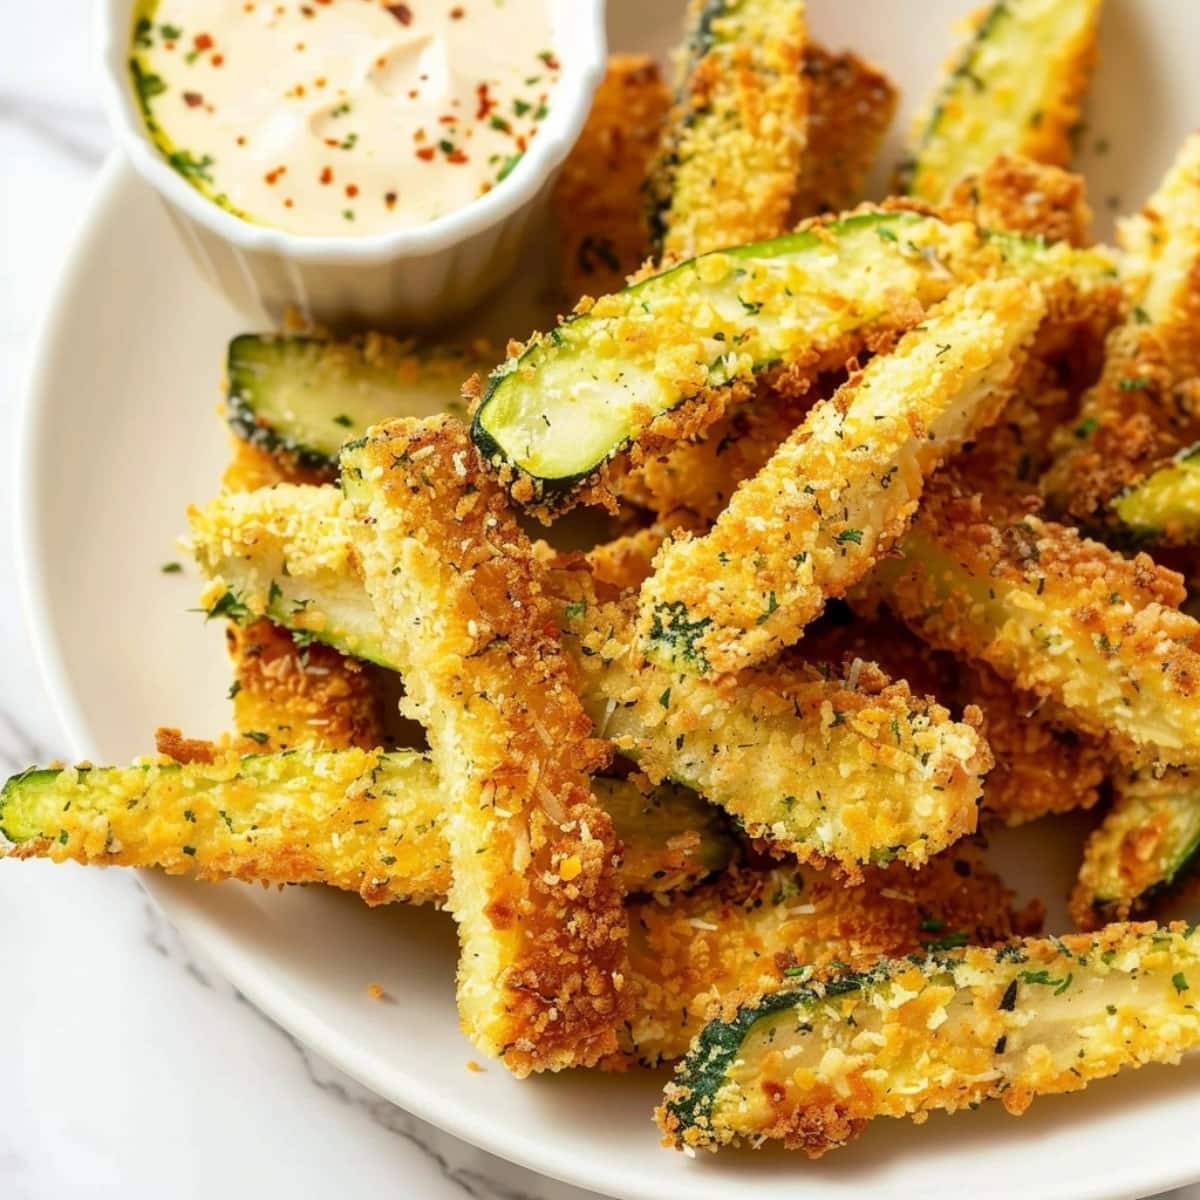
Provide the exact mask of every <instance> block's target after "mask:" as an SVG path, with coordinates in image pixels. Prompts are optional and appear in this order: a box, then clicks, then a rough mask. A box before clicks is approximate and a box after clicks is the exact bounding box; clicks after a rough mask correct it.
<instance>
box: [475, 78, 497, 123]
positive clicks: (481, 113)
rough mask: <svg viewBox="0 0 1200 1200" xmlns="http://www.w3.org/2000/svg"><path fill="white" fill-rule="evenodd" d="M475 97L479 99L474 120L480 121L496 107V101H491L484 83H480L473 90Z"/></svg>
mask: <svg viewBox="0 0 1200 1200" xmlns="http://www.w3.org/2000/svg"><path fill="white" fill-rule="evenodd" d="M475 95H477V96H478V97H479V107H478V108H477V109H476V110H475V119H476V120H477V121H482V120H484V119H485V118H486V117H487V115H488V113H490V112H491V111H492V109H493V108H495V107H496V104H497V101H495V100H493V99H492V96H491V93H490V92H489V91H488V85H487V84H486V83H481V84H480V85H479V86H478V87H477V88H476V89H475Z"/></svg>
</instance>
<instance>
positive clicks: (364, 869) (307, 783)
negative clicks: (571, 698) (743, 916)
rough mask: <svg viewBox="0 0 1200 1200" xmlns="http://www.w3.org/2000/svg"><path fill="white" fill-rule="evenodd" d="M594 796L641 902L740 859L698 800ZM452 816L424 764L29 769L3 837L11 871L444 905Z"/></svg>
mask: <svg viewBox="0 0 1200 1200" xmlns="http://www.w3.org/2000/svg"><path fill="white" fill-rule="evenodd" d="M592 791H593V794H594V795H595V797H596V799H597V801H598V802H599V803H600V804H601V805H602V806H603V808H604V809H605V811H606V812H607V813H608V814H609V816H611V817H612V822H613V827H614V829H615V830H616V832H617V836H618V837H619V838H620V839H621V842H622V851H621V880H622V883H623V886H624V888H625V891H626V892H628V893H629V894H631V895H632V894H640V893H651V892H654V893H657V892H669V891H674V890H675V889H677V888H686V887H691V886H693V885H694V884H697V883H699V882H700V881H701V880H703V879H705V878H706V877H707V876H709V875H712V874H714V873H716V872H719V871H723V870H724V869H725V867H727V866H728V865H729V863H730V862H731V861H732V859H733V856H734V853H735V850H736V843H735V842H734V839H733V837H732V836H731V834H730V832H729V829H728V825H727V823H726V822H725V820H724V819H723V818H722V816H721V813H720V811H719V810H718V809H716V808H714V807H713V806H712V805H711V804H706V803H705V802H704V801H703V800H701V799H700V798H699V797H698V796H697V795H696V794H695V793H694V792H689V791H687V790H686V789H684V788H678V787H670V786H668V787H661V788H655V789H654V790H652V791H650V792H649V793H643V792H642V791H641V790H640V789H638V788H637V787H636V786H635V785H634V784H633V783H630V782H628V781H626V780H622V779H605V778H596V779H593V780H592ZM445 809H446V797H445V795H444V789H443V788H442V787H441V785H440V783H439V781H438V777H437V772H436V770H435V769H434V767H433V764H432V763H431V762H430V761H429V759H428V757H427V756H426V755H423V754H418V753H417V752H416V751H406V750H398V751H392V752H390V753H384V752H382V751H378V750H371V751H366V750H341V751H316V750H297V751H290V752H287V753H282V754H253V755H248V756H245V757H242V758H238V757H237V756H235V755H226V756H223V757H218V758H217V759H216V760H215V761H214V762H212V763H189V764H187V765H181V764H178V763H161V762H160V763H149V764H146V765H143V766H133V767H68V768H67V769H65V770H61V771H54V770H37V769H36V768H35V769H31V770H28V771H24V772H22V773H21V774H20V775H14V776H13V777H12V778H11V779H9V780H8V782H7V783H6V784H5V785H4V788H3V790H0V838H3V840H4V841H5V842H7V844H8V845H9V847H10V850H9V853H10V854H12V855H13V857H16V858H49V859H53V860H54V861H55V862H64V861H68V860H69V861H72V862H78V863H84V864H97V865H101V866H122V867H153V868H156V869H158V870H161V871H166V872H167V873H168V874H170V875H191V876H193V877H195V878H197V879H213V880H220V879H241V880H246V881H253V882H258V883H275V884H284V883H324V884H328V885H330V886H331V887H337V888H345V889H348V890H349V891H354V892H358V893H359V894H360V895H361V896H362V898H363V899H364V900H365V901H366V902H367V903H368V904H390V903H392V902H393V901H397V900H406V901H409V902H410V903H422V902H430V901H432V902H434V903H441V901H442V900H443V899H444V898H445V896H446V893H447V892H448V891H449V889H450V878H451V872H450V858H449V850H448V848H447V846H446V832H445V829H444V822H445Z"/></svg>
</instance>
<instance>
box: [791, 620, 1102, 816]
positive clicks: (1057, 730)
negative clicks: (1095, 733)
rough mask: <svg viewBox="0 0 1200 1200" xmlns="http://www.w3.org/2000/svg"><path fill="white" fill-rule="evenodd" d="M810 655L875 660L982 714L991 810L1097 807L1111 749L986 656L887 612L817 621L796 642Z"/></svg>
mask: <svg viewBox="0 0 1200 1200" xmlns="http://www.w3.org/2000/svg"><path fill="white" fill-rule="evenodd" d="M796 652H799V653H801V654H803V656H804V657H805V658H807V659H808V660H809V661H811V662H820V661H827V662H831V663H841V664H843V665H844V666H846V667H850V666H852V664H853V662H854V660H855V659H859V660H861V661H862V662H876V663H878V664H879V666H880V667H882V668H883V670H884V671H886V672H887V674H888V675H890V676H891V677H892V678H893V679H903V680H904V681H905V682H906V683H907V684H908V685H909V687H911V688H912V690H913V692H914V693H916V694H917V695H918V696H920V695H928V696H935V697H937V698H938V700H940V701H941V702H942V703H943V704H945V705H946V706H947V707H948V708H950V710H951V711H952V712H963V711H965V710H966V709H967V707H968V706H972V707H974V708H975V709H977V710H978V712H979V714H980V725H979V730H980V733H981V734H982V735H983V737H984V738H985V739H986V741H987V744H988V747H989V749H990V750H991V752H992V757H993V758H994V759H995V765H994V766H993V767H992V769H991V770H990V771H989V772H988V773H987V775H986V776H985V777H984V780H983V809H984V815H985V816H987V815H989V814H990V815H991V816H992V817H994V818H998V819H999V820H1000V821H1002V822H1003V823H1004V824H1005V825H1022V824H1024V823H1025V822H1026V821H1032V820H1035V819H1036V818H1038V817H1044V816H1048V815H1050V814H1052V813H1064V812H1073V811H1075V810H1076V809H1084V808H1091V807H1093V806H1094V805H1095V804H1096V802H1097V801H1098V800H1099V799H1100V788H1101V785H1102V784H1103V782H1104V779H1105V776H1106V775H1107V773H1108V765H1109V756H1108V755H1107V754H1106V753H1105V751H1104V748H1103V747H1102V746H1101V745H1099V744H1098V743H1097V742H1096V741H1095V740H1093V739H1092V738H1088V737H1084V736H1083V735H1082V734H1078V733H1076V732H1075V731H1074V730H1071V729H1063V728H1061V727H1060V726H1059V725H1056V724H1055V722H1054V721H1053V719H1052V715H1051V714H1050V713H1048V712H1047V706H1046V705H1044V704H1043V703H1042V702H1041V701H1040V700H1039V699H1038V698H1037V697H1036V696H1035V695H1033V694H1032V693H1030V692H1025V691H1022V690H1021V689H1020V688H1017V687H1014V686H1013V685H1012V684H1011V683H1009V682H1008V680H1006V679H1003V678H1001V676H999V675H997V674H996V672H995V671H993V670H992V668H991V667H989V666H987V665H985V664H984V663H981V662H964V661H963V660H962V659H960V658H958V657H956V656H955V655H952V654H947V653H945V652H944V651H941V650H935V649H933V647H932V646H930V645H929V644H928V643H926V642H923V641H922V640H921V639H920V638H918V637H917V636H916V635H915V634H913V633H912V632H910V631H909V630H908V629H907V628H906V627H905V626H904V625H901V624H900V622H899V621H897V620H896V619H895V618H894V617H891V616H890V615H889V614H887V613H885V612H881V613H880V614H878V615H877V616H874V617H872V618H870V619H856V620H854V621H852V622H850V623H848V624H842V625H833V624H831V623H829V622H824V623H822V624H820V625H817V626H814V627H813V629H812V631H811V632H810V633H808V634H806V635H805V638H804V641H802V642H801V643H800V644H799V646H798V647H797V648H796Z"/></svg>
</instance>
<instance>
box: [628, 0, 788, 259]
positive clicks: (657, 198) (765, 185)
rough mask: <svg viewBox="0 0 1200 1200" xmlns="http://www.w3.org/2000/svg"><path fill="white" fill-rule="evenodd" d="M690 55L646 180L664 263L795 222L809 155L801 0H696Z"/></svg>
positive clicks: (691, 5)
mask: <svg viewBox="0 0 1200 1200" xmlns="http://www.w3.org/2000/svg"><path fill="white" fill-rule="evenodd" d="M687 31H688V32H687V45H688V50H689V59H688V61H687V63H686V64H685V67H684V80H683V86H682V89H681V92H680V97H679V100H678V101H677V103H676V105H675V107H674V109H673V111H672V113H671V115H670V118H669V120H668V123H667V128H666V131H665V133H664V135H663V142H662V150H661V153H660V155H659V158H658V161H657V162H656V163H655V164H654V165H653V167H652V168H651V170H650V174H649V177H648V184H647V190H648V192H649V196H650V201H651V204H652V213H653V216H652V233H653V237H654V242H655V248H656V250H658V252H659V254H660V256H661V257H663V258H664V259H672V258H674V259H681V258H692V257H693V256H695V255H697V254H703V253H704V252H705V251H707V250H718V249H721V248H723V247H725V246H739V245H742V244H743V243H745V242H757V241H762V240H763V239H764V238H769V237H774V236H775V235H776V234H778V233H780V232H781V231H782V230H783V229H786V228H787V223H788V214H789V213H790V212H791V210H792V204H793V201H794V198H795V194H796V186H797V180H798V178H799V173H800V165H801V162H802V156H803V153H804V143H805V120H806V116H807V113H808V92H809V89H808V84H807V81H806V78H805V76H804V75H803V74H802V73H801V70H800V68H801V64H802V61H803V54H804V44H805V38H806V36H807V31H806V27H805V12H804V4H803V2H802V0H740V2H739V3H736V4H729V3H726V2H724V0H718V3H716V4H714V3H713V2H712V0H690V3H689V6H688V15H687Z"/></svg>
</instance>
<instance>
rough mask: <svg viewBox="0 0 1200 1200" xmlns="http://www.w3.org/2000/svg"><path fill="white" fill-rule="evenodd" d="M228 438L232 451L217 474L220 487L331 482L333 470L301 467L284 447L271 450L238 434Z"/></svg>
mask: <svg viewBox="0 0 1200 1200" xmlns="http://www.w3.org/2000/svg"><path fill="white" fill-rule="evenodd" d="M229 440H230V443H231V449H232V453H231V457H230V460H229V465H228V466H227V467H226V468H225V473H224V474H223V475H222V476H221V487H222V489H223V490H224V491H227V492H253V491H256V490H257V489H258V488H266V487H274V485H275V484H277V483H308V484H317V483H332V482H333V481H334V479H335V478H336V472H333V471H326V470H323V469H321V468H320V467H302V466H301V465H300V464H299V463H298V462H297V461H296V458H295V456H294V455H289V454H288V453H286V452H285V451H282V450H281V451H278V452H274V453H273V452H271V451H268V450H264V449H263V448H262V447H261V446H255V445H252V444H251V443H250V442H246V441H243V440H242V439H241V438H239V437H232V438H230V439H229Z"/></svg>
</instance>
